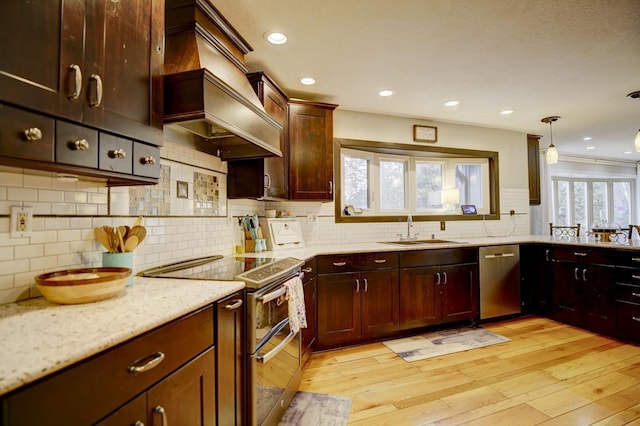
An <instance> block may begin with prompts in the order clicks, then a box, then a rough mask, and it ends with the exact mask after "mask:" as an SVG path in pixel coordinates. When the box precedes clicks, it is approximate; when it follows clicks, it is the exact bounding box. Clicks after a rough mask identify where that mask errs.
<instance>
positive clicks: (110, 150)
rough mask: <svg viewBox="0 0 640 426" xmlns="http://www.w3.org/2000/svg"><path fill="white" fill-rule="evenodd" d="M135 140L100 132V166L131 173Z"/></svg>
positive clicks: (109, 169)
mask: <svg viewBox="0 0 640 426" xmlns="http://www.w3.org/2000/svg"><path fill="white" fill-rule="evenodd" d="M132 157H133V141H130V140H129V139H124V138H119V137H117V136H113V135H110V134H107V133H101V134H100V156H99V157H98V166H99V167H100V169H101V170H108V171H110V172H119V173H127V174H131V172H132V170H133V167H132V164H133V162H132V160H131V158H132Z"/></svg>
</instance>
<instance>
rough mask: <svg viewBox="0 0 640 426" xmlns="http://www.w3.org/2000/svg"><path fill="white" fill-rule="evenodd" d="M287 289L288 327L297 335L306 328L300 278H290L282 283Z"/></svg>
mask: <svg viewBox="0 0 640 426" xmlns="http://www.w3.org/2000/svg"><path fill="white" fill-rule="evenodd" d="M284 286H285V288H286V289H287V292H286V298H287V302H288V304H289V326H290V327H291V331H293V332H294V333H297V332H298V331H299V330H300V329H301V328H307V315H306V312H305V309H304V290H303V289H302V280H301V279H300V277H294V278H291V279H290V280H289V281H287V282H286V283H284Z"/></svg>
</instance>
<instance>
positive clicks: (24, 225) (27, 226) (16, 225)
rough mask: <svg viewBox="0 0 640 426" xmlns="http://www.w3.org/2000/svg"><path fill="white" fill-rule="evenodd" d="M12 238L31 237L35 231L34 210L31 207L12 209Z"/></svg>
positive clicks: (15, 207) (14, 207) (13, 207)
mask: <svg viewBox="0 0 640 426" xmlns="http://www.w3.org/2000/svg"><path fill="white" fill-rule="evenodd" d="M10 222H11V225H10V226H11V238H23V237H28V236H30V235H31V230H32V229H33V224H32V222H33V210H32V208H31V207H18V206H12V207H11V218H10Z"/></svg>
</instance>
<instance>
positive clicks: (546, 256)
mask: <svg viewBox="0 0 640 426" xmlns="http://www.w3.org/2000/svg"><path fill="white" fill-rule="evenodd" d="M549 251H550V250H549V249H547V250H545V251H544V258H545V259H546V261H547V262H550V261H551V258H550V257H549Z"/></svg>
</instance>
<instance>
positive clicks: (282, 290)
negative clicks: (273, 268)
mask: <svg viewBox="0 0 640 426" xmlns="http://www.w3.org/2000/svg"><path fill="white" fill-rule="evenodd" d="M303 276H304V272H300V273H297V274H295V275H293V276H292V277H291V278H294V277H300V279H302V277H303ZM291 278H289V279H287V280H286V281H285V282H287V281H289V280H290V279H291ZM283 284H284V283H283ZM286 292H287V287H285V286H284V285H283V286H281V287H279V288H278V289H277V290H274V291H272V292H269V293H267V294H264V295H262V296H260V297H258V300H259V301H260V302H262V303H269V302H271V301H272V300H274V299H277V298H278V297H280V296H282V295H284V294H285V293H286Z"/></svg>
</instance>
